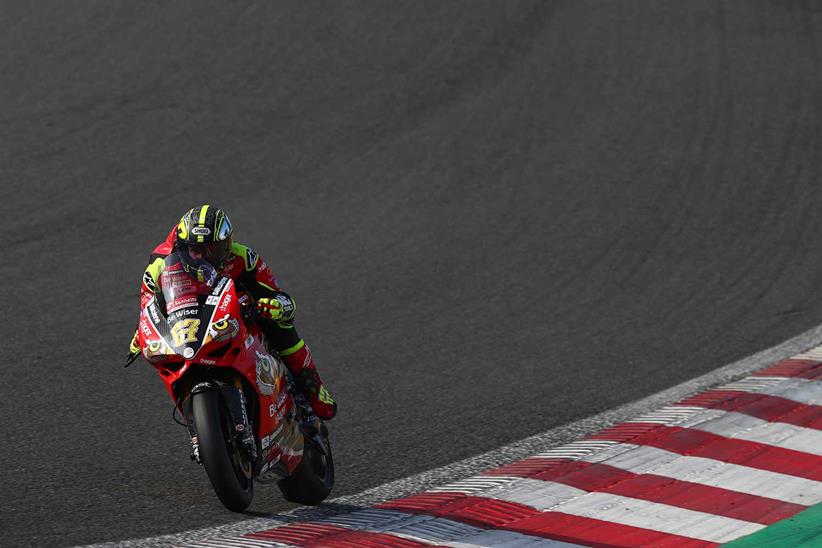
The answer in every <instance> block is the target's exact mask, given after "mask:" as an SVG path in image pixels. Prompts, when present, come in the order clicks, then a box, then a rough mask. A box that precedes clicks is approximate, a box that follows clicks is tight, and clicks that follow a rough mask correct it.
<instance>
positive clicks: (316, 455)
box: [277, 425, 334, 506]
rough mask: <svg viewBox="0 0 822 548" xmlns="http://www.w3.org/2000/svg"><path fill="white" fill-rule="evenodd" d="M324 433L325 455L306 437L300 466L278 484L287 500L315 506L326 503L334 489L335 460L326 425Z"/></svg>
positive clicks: (323, 428) (322, 437)
mask: <svg viewBox="0 0 822 548" xmlns="http://www.w3.org/2000/svg"><path fill="white" fill-rule="evenodd" d="M322 431H323V436H321V437H320V438H321V441H322V445H323V449H324V450H325V454H323V451H320V450H319V449H318V448H317V446H316V445H314V442H313V441H312V440H310V439H308V438H307V437H306V439H305V445H304V446H303V458H302V460H301V461H300V464H299V465H297V468H296V469H295V470H294V473H293V474H291V475H290V476H289V477H287V478H285V479H282V480H280V481H279V482H278V483H277V485H278V486H279V487H280V491H282V493H283V497H285V499H286V500H290V501H291V502H296V503H298V504H307V505H311V506H314V505H317V504H320V503H321V502H322V501H324V500H325V498H326V497H327V496H328V494H329V493H330V492H331V488H332V487H334V458H333V457H332V455H331V444H330V443H329V441H328V430H326V428H325V425H323V427H322Z"/></svg>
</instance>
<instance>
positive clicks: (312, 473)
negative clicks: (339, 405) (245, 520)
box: [138, 272, 334, 512]
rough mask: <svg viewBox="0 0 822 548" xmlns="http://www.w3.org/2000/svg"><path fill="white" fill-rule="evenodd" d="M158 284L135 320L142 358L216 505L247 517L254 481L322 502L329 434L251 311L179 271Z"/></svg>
mask: <svg viewBox="0 0 822 548" xmlns="http://www.w3.org/2000/svg"><path fill="white" fill-rule="evenodd" d="M163 274H164V275H165V274H170V275H169V277H168V278H164V284H163V293H162V299H160V298H159V295H158V296H157V297H155V298H154V299H152V300H151V301H149V303H148V304H147V306H146V307H145V308H144V309H143V310H142V313H141V314H140V323H139V328H138V331H139V343H140V347H141V350H142V355H143V357H144V358H145V359H146V360H148V361H149V362H150V363H151V364H152V365H153V366H154V367H155V368H156V370H157V372H158V374H159V375H160V378H161V379H162V380H163V382H164V383H165V386H166V390H167V391H168V394H169V395H170V396H171V398H172V400H173V401H174V406H175V419H176V414H177V413H178V412H180V413H182V415H183V418H184V419H185V422H184V423H183V422H180V421H178V422H180V423H181V424H184V425H185V426H187V427H188V431H189V434H190V436H191V458H192V460H194V461H196V462H197V463H199V464H201V465H202V466H203V467H204V468H205V470H206V472H207V473H208V477H209V479H210V480H211V484H212V485H213V487H214V491H215V492H216V493H217V496H218V497H219V499H220V501H221V502H222V503H223V504H224V505H225V507H226V508H228V509H229V510H233V511H235V512H240V511H242V510H245V509H246V508H247V507H248V506H249V504H251V499H252V498H253V495H254V482H255V481H257V482H260V483H272V482H277V485H278V486H279V488H280V490H281V491H282V493H283V496H284V497H285V498H286V499H287V500H290V501H293V502H297V503H300V504H310V505H314V504H319V503H320V502H322V501H323V500H324V499H325V498H326V497H327V496H328V494H329V492H330V491H331V488H332V487H333V485H334V461H333V458H332V455H331V445H330V444H329V441H328V430H327V429H326V427H325V424H324V423H323V422H322V421H321V420H320V419H319V418H317V416H316V415H315V414H314V413H313V411H312V410H311V406H310V405H309V404H308V402H307V401H306V399H305V397H303V396H302V394H300V393H299V392H297V391H296V390H295V389H294V383H293V379H292V378H291V373H290V372H289V371H288V369H287V368H286V367H285V365H284V364H283V363H282V362H281V361H280V360H279V358H278V357H277V356H272V355H271V354H269V353H268V351H267V350H266V347H265V344H264V343H263V335H262V332H261V330H260V327H259V325H258V322H256V310H255V309H254V306H253V303H252V299H251V298H250V297H249V296H248V295H243V294H239V293H238V291H237V288H236V286H235V284H234V282H233V281H232V280H231V279H230V278H226V277H217V276H216V275H215V276H213V277H212V278H213V281H212V283H210V284H208V285H207V286H206V293H205V294H202V291H201V290H198V291H195V290H194V286H195V285H196V284H195V283H194V282H193V281H192V279H191V278H190V277H189V276H188V275H187V274H185V273H183V272H179V273H173V272H172V273H166V272H164V273H163Z"/></svg>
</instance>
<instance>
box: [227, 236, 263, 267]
mask: <svg viewBox="0 0 822 548" xmlns="http://www.w3.org/2000/svg"><path fill="white" fill-rule="evenodd" d="M231 253H232V254H234V255H236V256H238V257H242V258H243V263H244V264H245V269H246V270H254V269H255V268H257V262H258V261H259V259H260V257H259V256H258V255H257V254H256V253H255V252H254V251H252V250H251V248H250V247H248V246H246V245H243V244H240V243H237V242H233V243H232V244H231Z"/></svg>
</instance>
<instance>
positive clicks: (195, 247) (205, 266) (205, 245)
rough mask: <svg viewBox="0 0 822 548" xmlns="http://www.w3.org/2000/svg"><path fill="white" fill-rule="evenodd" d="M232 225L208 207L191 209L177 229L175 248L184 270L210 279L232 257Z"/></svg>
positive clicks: (221, 212) (202, 279) (223, 214)
mask: <svg viewBox="0 0 822 548" xmlns="http://www.w3.org/2000/svg"><path fill="white" fill-rule="evenodd" d="M232 232H233V229H232V226H231V221H229V220H228V216H227V215H226V214H225V212H224V211H223V210H222V209H220V208H218V207H214V206H210V205H208V204H206V205H202V206H199V207H195V208H192V209H189V210H188V211H187V212H186V214H185V215H183V217H182V218H181V219H180V223H179V224H178V225H177V239H176V241H175V244H174V247H175V250H176V251H177V255H178V256H179V257H180V261H181V262H182V263H183V268H184V269H185V271H186V272H188V273H189V274H191V275H192V276H196V277H197V278H198V279H199V280H200V281H205V280H207V279H209V278H210V274H211V272H213V271H215V270H216V271H219V270H220V269H221V268H223V267H224V266H225V264H226V261H228V259H229V258H230V257H231V234H232Z"/></svg>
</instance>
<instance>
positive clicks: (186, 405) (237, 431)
mask: <svg viewBox="0 0 822 548" xmlns="http://www.w3.org/2000/svg"><path fill="white" fill-rule="evenodd" d="M206 390H218V391H219V394H220V399H221V401H222V402H223V405H225V408H226V409H228V412H229V415H230V417H231V424H232V425H233V430H234V432H233V433H234V436H235V437H236V438H239V441H240V447H242V448H243V450H244V451H245V453H246V456H247V457H248V459H249V460H250V461H251V462H254V461H256V460H257V441H256V439H255V438H254V429H253V428H252V427H251V422H250V421H249V420H248V410H247V407H246V401H245V395H244V394H243V385H242V382H241V381H240V379H239V378H235V379H234V385H233V386H232V385H230V384H227V383H224V382H222V381H205V382H201V383H197V384H196V385H194V386H193V387H192V388H191V391H190V392H189V396H188V397H187V398H185V400H184V401H183V413H184V414H185V416H186V423H187V426H188V433H189V435H190V436H191V460H193V461H196V462H197V464H202V462H201V461H200V447H199V440H198V439H197V432H196V430H195V429H194V425H193V421H192V420H191V407H192V404H191V399H192V397H193V396H194V395H195V394H197V393H199V392H205V391H206Z"/></svg>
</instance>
